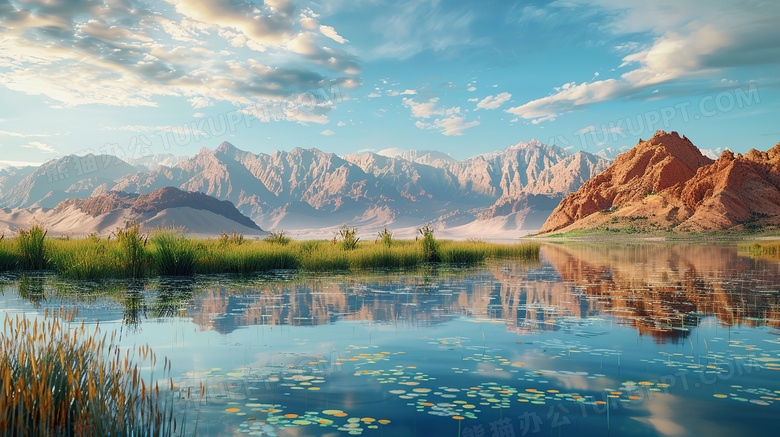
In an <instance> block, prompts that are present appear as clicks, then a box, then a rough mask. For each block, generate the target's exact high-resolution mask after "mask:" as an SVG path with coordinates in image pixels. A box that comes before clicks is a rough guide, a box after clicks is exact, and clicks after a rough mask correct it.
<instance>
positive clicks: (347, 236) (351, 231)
mask: <svg viewBox="0 0 780 437" xmlns="http://www.w3.org/2000/svg"><path fill="white" fill-rule="evenodd" d="M335 238H336V239H337V240H338V245H339V246H340V247H341V249H342V250H355V248H356V247H357V244H358V241H360V238H358V237H357V228H350V227H349V226H347V225H344V226H343V227H342V228H341V229H339V230H338V232H336V237H335Z"/></svg>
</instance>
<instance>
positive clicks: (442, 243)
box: [0, 226, 540, 279]
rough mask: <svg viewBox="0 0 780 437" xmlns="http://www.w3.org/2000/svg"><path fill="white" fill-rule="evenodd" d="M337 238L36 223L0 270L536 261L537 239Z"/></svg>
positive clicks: (9, 243)
mask: <svg viewBox="0 0 780 437" xmlns="http://www.w3.org/2000/svg"><path fill="white" fill-rule="evenodd" d="M345 229H346V234H344V233H342V234H341V238H340V239H338V240H336V239H334V241H291V240H289V239H287V238H284V236H283V235H278V234H275V235H273V236H272V237H271V238H269V239H267V240H265V241H249V240H245V239H243V238H242V237H241V236H240V234H235V233H234V234H232V235H230V234H225V235H223V237H222V238H217V239H208V240H203V239H193V238H189V237H188V236H187V235H186V234H184V233H182V232H180V231H178V230H175V229H163V230H157V231H155V232H152V233H150V234H149V235H145V234H143V233H141V232H140V231H139V230H138V228H131V229H126V230H118V231H117V232H116V234H115V235H114V236H113V237H112V238H98V237H96V236H92V237H90V238H86V239H78V240H68V239H53V238H44V237H45V233H46V232H45V230H44V229H43V228H41V227H39V226H33V227H32V228H31V229H30V230H26V231H24V232H20V233H19V235H17V236H16V237H14V238H5V239H2V240H1V241H0V270H5V271H8V270H53V271H54V272H56V273H57V274H59V275H61V276H63V277H66V278H73V279H104V278H139V277H148V276H159V275H177V276H188V275H193V274H197V273H254V272H262V271H269V270H276V269H292V270H300V271H313V272H323V271H338V270H354V271H360V270H369V269H377V268H414V267H419V266H423V265H428V264H435V263H452V264H468V265H473V264H478V263H480V262H483V261H485V260H487V259H489V258H513V259H526V260H538V259H539V247H540V245H539V244H538V243H535V242H524V243H518V244H510V245H507V244H495V243H485V242H481V241H470V242H453V241H446V240H436V239H435V238H434V237H433V234H432V231H430V230H428V232H429V233H428V234H423V237H422V238H420V239H419V241H409V240H393V239H392V238H391V237H390V238H384V239H383V240H379V241H377V242H373V241H368V242H365V241H358V239H356V238H354V229H351V230H350V229H348V228H345ZM342 232H343V231H342Z"/></svg>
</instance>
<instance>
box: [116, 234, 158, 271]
mask: <svg viewBox="0 0 780 437" xmlns="http://www.w3.org/2000/svg"><path fill="white" fill-rule="evenodd" d="M116 240H117V242H118V243H119V253H120V260H119V265H120V266H121V268H122V269H123V270H124V273H125V276H127V277H130V278H140V277H143V276H145V275H146V271H147V269H148V267H149V264H150V256H149V254H147V253H146V242H147V236H146V235H143V234H142V233H141V230H140V226H138V225H137V224H136V225H131V226H128V227H126V228H125V229H117V230H116Z"/></svg>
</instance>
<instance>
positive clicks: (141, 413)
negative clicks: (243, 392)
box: [0, 314, 178, 436]
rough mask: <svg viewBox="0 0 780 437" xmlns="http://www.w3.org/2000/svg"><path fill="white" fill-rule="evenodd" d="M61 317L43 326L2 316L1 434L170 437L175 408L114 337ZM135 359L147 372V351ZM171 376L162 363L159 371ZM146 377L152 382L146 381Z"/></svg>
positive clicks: (149, 357)
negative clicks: (139, 361) (72, 327)
mask: <svg viewBox="0 0 780 437" xmlns="http://www.w3.org/2000/svg"><path fill="white" fill-rule="evenodd" d="M68 325H69V321H68V320H66V319H64V318H63V317H62V316H61V315H56V314H55V315H53V316H49V315H45V316H44V317H43V320H42V321H38V319H37V318H36V319H34V320H30V319H28V318H26V317H18V316H17V317H14V318H12V317H10V316H8V315H6V316H5V319H4V322H3V336H2V338H0V363H2V365H0V429H1V430H3V434H7V435H19V436H24V435H67V436H91V435H133V436H168V435H172V434H173V433H174V432H175V431H176V427H177V422H178V421H177V419H176V418H175V417H174V411H173V404H172V403H168V402H167V401H166V400H165V396H164V395H165V391H164V389H165V388H163V395H161V394H160V393H161V389H160V387H159V386H158V385H157V384H156V383H155V385H154V386H152V385H151V384H148V385H147V383H146V381H145V380H144V379H143V378H142V377H141V374H140V370H139V369H140V367H139V366H138V364H134V363H133V356H132V355H131V352H130V351H129V350H128V351H125V352H124V353H123V352H122V351H121V350H120V348H119V346H118V345H117V344H116V343H115V335H112V336H111V337H110V338H107V336H106V335H105V334H101V331H100V329H99V328H95V329H94V330H90V329H88V328H87V327H86V326H85V325H84V324H83V323H82V324H81V325H80V326H77V327H75V329H69V326H68ZM138 354H139V357H140V358H141V359H142V360H143V361H149V363H150V364H151V366H152V367H153V366H154V365H155V363H156V357H155V355H154V353H152V351H151V350H150V349H149V347H148V346H143V347H140V348H138ZM163 367H164V369H165V370H166V371H168V372H169V371H170V366H169V363H168V361H167V359H166V361H165V365H164V366H163ZM150 378H151V377H150Z"/></svg>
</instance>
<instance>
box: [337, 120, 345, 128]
mask: <svg viewBox="0 0 780 437" xmlns="http://www.w3.org/2000/svg"><path fill="white" fill-rule="evenodd" d="M346 125H347V123H344V122H343V121H340V122H338V123H336V126H338V127H342V126H346Z"/></svg>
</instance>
